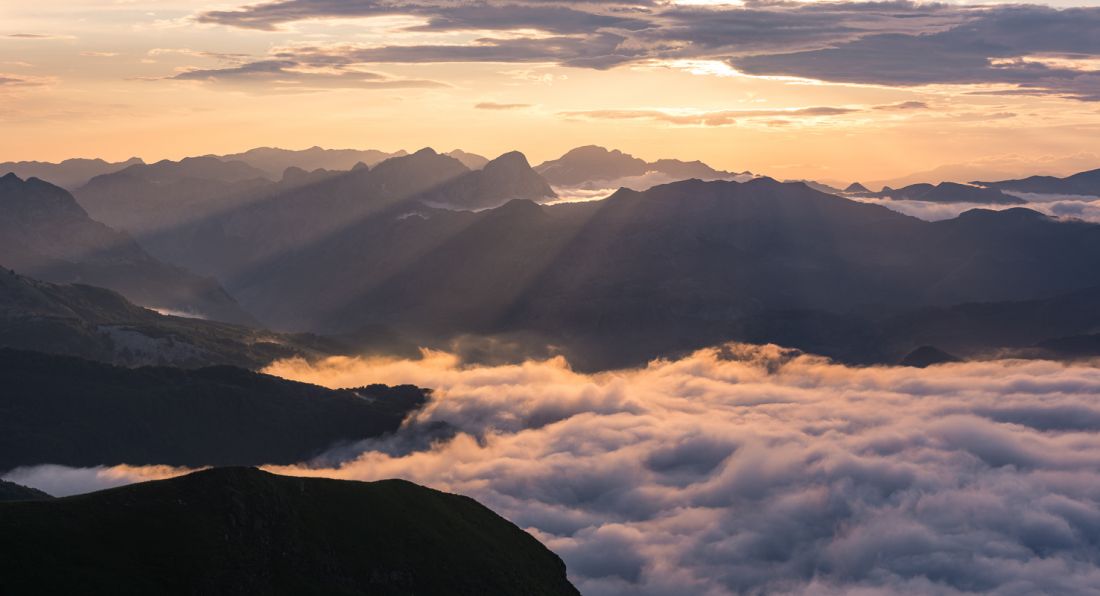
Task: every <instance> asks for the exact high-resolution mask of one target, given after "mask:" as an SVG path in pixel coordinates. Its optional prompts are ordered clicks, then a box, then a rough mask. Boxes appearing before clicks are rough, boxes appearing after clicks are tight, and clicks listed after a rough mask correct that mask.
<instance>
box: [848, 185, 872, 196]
mask: <svg viewBox="0 0 1100 596" xmlns="http://www.w3.org/2000/svg"><path fill="white" fill-rule="evenodd" d="M844 192H846V193H849V194H856V193H869V192H871V191H870V189H868V188H867V187H866V186H863V185H862V184H860V183H859V182H853V183H851V184H849V185H848V187H847V188H845V189H844Z"/></svg>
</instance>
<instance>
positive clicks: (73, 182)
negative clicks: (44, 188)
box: [0, 157, 144, 190]
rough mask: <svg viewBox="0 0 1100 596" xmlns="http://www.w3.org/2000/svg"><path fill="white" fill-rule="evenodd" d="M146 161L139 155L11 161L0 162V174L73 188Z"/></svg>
mask: <svg viewBox="0 0 1100 596" xmlns="http://www.w3.org/2000/svg"><path fill="white" fill-rule="evenodd" d="M140 163H144V162H143V161H141V159H139V158H137V157H131V158H130V159H128V160H126V161H121V162H108V161H104V160H102V159H79V158H78V159H66V160H64V161H61V162H58V163H51V162H46V161H9V162H4V163H0V176H2V175H6V174H15V175H16V176H17V177H19V178H38V179H40V180H45V181H47V182H50V183H51V184H55V185H57V186H60V187H62V188H66V189H69V190H72V189H74V188H79V187H81V186H84V185H85V184H87V183H88V181H89V180H91V179H92V178H94V177H96V176H99V175H100V174H110V173H112V172H117V171H119V170H123V169H125V168H128V167H130V166H132V165H136V164H140Z"/></svg>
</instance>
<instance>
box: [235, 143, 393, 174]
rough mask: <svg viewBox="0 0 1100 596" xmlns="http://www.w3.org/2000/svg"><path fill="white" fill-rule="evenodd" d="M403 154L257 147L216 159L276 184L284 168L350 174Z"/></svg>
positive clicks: (374, 150) (371, 150) (354, 150)
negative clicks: (247, 167)
mask: <svg viewBox="0 0 1100 596" xmlns="http://www.w3.org/2000/svg"><path fill="white" fill-rule="evenodd" d="M405 154H406V153H405V152H404V151H396V152H394V153H386V152H385V151H378V150H377V149H366V150H358V149H322V148H321V147H310V148H309V149H302V150H291V149H279V148H277V147H257V148H255V149H250V150H248V151H245V152H243V153H233V154H230V155H219V156H216V157H217V158H218V159H220V160H223V161H240V162H244V163H246V164H248V165H250V166H252V167H253V168H256V169H258V170H262V171H263V172H264V174H266V175H267V177H268V178H270V179H272V180H278V179H279V177H280V176H282V174H283V172H284V171H285V170H286V169H287V168H300V169H303V170H306V171H307V172H312V171H313V170H318V169H322V170H350V169H352V168H353V167H355V165H356V164H358V163H363V164H366V165H368V166H374V165H376V164H378V163H380V162H382V161H384V160H387V159H389V158H391V157H400V156H402V155H405Z"/></svg>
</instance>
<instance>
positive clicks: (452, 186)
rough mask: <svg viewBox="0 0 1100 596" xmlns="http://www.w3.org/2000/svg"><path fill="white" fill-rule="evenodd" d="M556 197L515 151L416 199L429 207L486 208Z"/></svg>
mask: <svg viewBox="0 0 1100 596" xmlns="http://www.w3.org/2000/svg"><path fill="white" fill-rule="evenodd" d="M554 196H556V195H555V194H554V190H553V189H551V188H550V185H549V184H547V183H546V181H545V180H543V179H542V177H541V176H539V175H538V174H537V173H536V172H535V171H534V170H532V169H531V166H530V165H529V164H528V163H527V158H526V157H524V155H523V154H522V153H520V152H518V151H512V152H509V153H505V154H504V155H501V156H500V157H498V158H496V159H494V160H492V161H489V162H487V163H486V164H484V165H483V166H482V167H481V169H477V170H473V171H470V172H467V173H465V174H463V175H461V176H459V177H458V178H455V179H454V180H450V181H448V182H446V183H444V184H443V185H441V186H438V187H436V188H433V189H431V190H429V191H427V192H425V193H423V194H421V195H419V196H417V197H416V198H417V200H419V201H422V202H424V203H427V204H429V205H438V206H443V207H449V208H457V209H486V208H491V207H499V206H500V205H502V204H504V203H506V202H508V201H509V200H512V199H530V200H545V199H550V198H553V197H554Z"/></svg>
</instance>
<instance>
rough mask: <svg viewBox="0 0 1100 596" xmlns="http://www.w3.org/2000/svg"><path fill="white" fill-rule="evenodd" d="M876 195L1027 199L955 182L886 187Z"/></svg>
mask: <svg viewBox="0 0 1100 596" xmlns="http://www.w3.org/2000/svg"><path fill="white" fill-rule="evenodd" d="M874 196H879V197H882V198H885V199H901V200H907V201H927V202H930V203H985V204H990V205H1022V204H1025V203H1027V201H1025V200H1023V199H1021V198H1019V197H1014V196H1012V195H1007V194H1005V193H1003V192H1001V191H1000V190H997V189H995V188H982V187H979V186H970V185H967V184H956V183H954V182H941V183H939V184H936V185H934V186H933V185H931V184H911V185H909V186H906V187H904V188H890V187H884V188H883V189H882V192H879V193H877V194H876V195H874Z"/></svg>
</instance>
